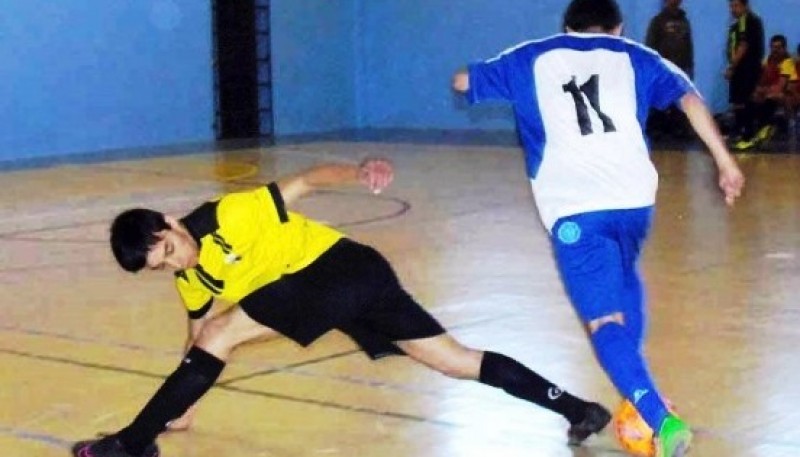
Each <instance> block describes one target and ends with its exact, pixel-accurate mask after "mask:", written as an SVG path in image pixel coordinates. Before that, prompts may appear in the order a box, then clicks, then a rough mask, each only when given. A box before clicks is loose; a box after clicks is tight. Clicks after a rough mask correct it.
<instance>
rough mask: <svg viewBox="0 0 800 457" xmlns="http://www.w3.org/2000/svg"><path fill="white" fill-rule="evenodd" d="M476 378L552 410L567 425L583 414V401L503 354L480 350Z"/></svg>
mask: <svg viewBox="0 0 800 457" xmlns="http://www.w3.org/2000/svg"><path fill="white" fill-rule="evenodd" d="M478 380H479V381H480V382H482V383H484V384H486V385H490V386H492V387H497V388H500V389H503V390H504V391H506V392H507V393H508V394H511V395H513V396H515V397H517V398H521V399H523V400H527V401H529V402H532V403H535V404H537V405H539V406H541V407H543V408H547V409H549V410H550V411H553V412H556V413H558V414H560V415H562V416H564V417H565V418H566V419H567V420H568V421H569V422H570V423H571V424H575V423H578V422H580V421H582V420H583V418H584V416H585V413H586V402H585V401H583V400H581V399H580V398H576V397H573V396H572V395H570V394H568V393H567V392H566V391H564V390H561V389H560V388H559V387H558V386H556V385H555V384H553V383H551V382H550V381H548V380H547V379H545V378H543V377H541V376H539V375H538V374H536V373H535V372H534V371H533V370H531V369H529V368H528V367H526V366H525V365H523V364H521V363H519V362H517V361H516V360H514V359H512V358H510V357H507V356H505V355H503V354H497V353H494V352H489V351H486V352H484V354H483V362H482V363H481V374H480V378H479V379H478Z"/></svg>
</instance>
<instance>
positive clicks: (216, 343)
mask: <svg viewBox="0 0 800 457" xmlns="http://www.w3.org/2000/svg"><path fill="white" fill-rule="evenodd" d="M232 336H233V335H231V334H230V331H229V326H228V319H226V316H224V315H223V316H218V317H215V318H213V319H211V320H210V321H208V322H206V323H205V325H204V326H203V330H201V331H200V335H199V336H198V337H197V340H196V341H195V346H197V347H199V348H201V349H203V350H205V351H208V352H210V353H212V354H215V355H216V354H219V353H228V352H230V351H231V350H233V348H234V347H235V346H236V344H237V342H236V341H235V339H234V338H232Z"/></svg>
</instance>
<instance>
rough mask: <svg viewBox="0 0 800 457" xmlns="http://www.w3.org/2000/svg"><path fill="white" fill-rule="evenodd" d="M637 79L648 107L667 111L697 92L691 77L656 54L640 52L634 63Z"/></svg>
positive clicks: (645, 51)
mask: <svg viewBox="0 0 800 457" xmlns="http://www.w3.org/2000/svg"><path fill="white" fill-rule="evenodd" d="M634 67H635V69H636V78H637V80H638V82H639V83H640V84H642V85H643V87H640V93H642V94H643V95H644V96H645V97H647V100H646V102H647V105H648V106H651V107H654V108H657V109H666V108H668V107H669V106H670V105H671V104H673V103H675V102H677V101H678V100H680V99H681V97H683V96H684V95H686V94H688V93H690V92H697V89H696V88H695V86H694V84H693V83H692V81H691V80H690V79H689V76H688V75H686V73H684V72H683V70H681V69H680V68H678V66H677V65H675V64H674V63H672V62H670V61H669V60H667V59H665V58H663V57H661V56H659V55H658V54H657V53H655V52H650V51H647V50H639V51H638V56H637V58H636V59H635V61H634Z"/></svg>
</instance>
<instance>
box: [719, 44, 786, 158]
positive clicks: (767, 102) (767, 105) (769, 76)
mask: <svg viewBox="0 0 800 457" xmlns="http://www.w3.org/2000/svg"><path fill="white" fill-rule="evenodd" d="M769 47H770V53H769V55H768V56H767V59H766V60H765V62H764V65H763V67H762V70H761V79H760V80H759V81H758V85H757V86H756V90H755V93H754V94H753V98H752V100H751V102H750V103H748V104H747V106H746V108H745V112H744V120H745V122H746V123H747V127H749V128H747V130H749V131H753V132H756V133H755V134H754V135H753V136H752V137H750V138H743V139H742V140H740V141H738V142H737V143H736V144H735V145H734V147H735V148H736V149H738V150H746V149H751V148H753V147H755V146H758V145H759V144H762V143H765V142H767V141H769V140H770V139H771V138H772V136H773V135H774V134H775V130H776V126H775V120H774V117H775V112H776V111H778V108H780V107H788V106H789V104H791V103H793V102H794V98H795V97H794V89H795V87H796V85H797V79H798V78H797V68H796V65H795V62H794V61H793V60H792V56H791V55H790V54H789V52H788V50H787V45H786V37H785V36H783V35H775V36H773V37H772V38H771V39H770V43H769Z"/></svg>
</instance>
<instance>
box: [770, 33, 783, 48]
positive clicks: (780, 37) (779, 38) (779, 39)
mask: <svg viewBox="0 0 800 457" xmlns="http://www.w3.org/2000/svg"><path fill="white" fill-rule="evenodd" d="M776 41H777V42H778V43H780V44H781V46H783V47H784V48H785V47H786V46H787V42H786V37H785V36H783V35H773V36H772V38H770V39H769V42H770V44H771V43H774V42H776Z"/></svg>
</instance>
